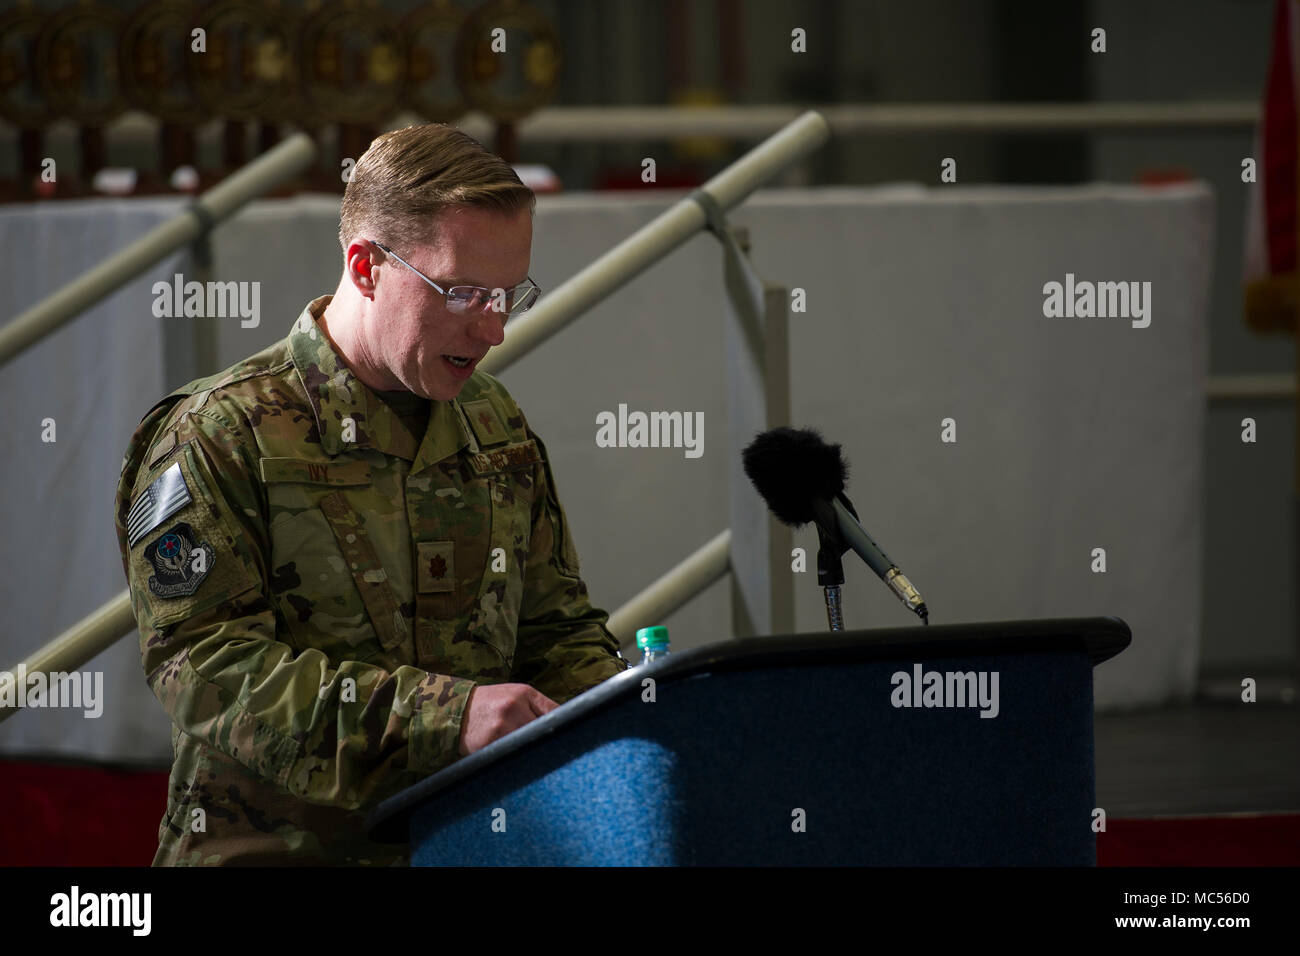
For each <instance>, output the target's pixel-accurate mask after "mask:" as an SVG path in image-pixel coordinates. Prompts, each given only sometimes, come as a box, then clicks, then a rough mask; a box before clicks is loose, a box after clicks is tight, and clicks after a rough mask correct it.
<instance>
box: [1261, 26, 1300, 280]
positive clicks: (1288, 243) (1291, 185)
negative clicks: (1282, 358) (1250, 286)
mask: <svg viewBox="0 0 1300 956" xmlns="http://www.w3.org/2000/svg"><path fill="white" fill-rule="evenodd" d="M1292 56H1293V51H1292V49H1291V0H1277V4H1276V6H1275V7H1274V14H1273V48H1272V50H1271V52H1270V55H1269V61H1268V79H1267V80H1266V81H1265V86H1264V116H1263V122H1262V127H1261V128H1262V135H1261V139H1262V140H1263V145H1264V162H1263V167H1264V168H1263V169H1262V170H1261V172H1262V173H1263V180H1264V181H1263V187H1264V222H1265V225H1264V229H1265V238H1264V241H1265V248H1266V249H1267V250H1268V268H1269V272H1270V273H1271V274H1272V275H1285V274H1287V273H1290V272H1294V271H1295V267H1296V102H1295V81H1294V78H1293V73H1292V71H1293V70H1294V69H1295V64H1294V63H1293V62H1292Z"/></svg>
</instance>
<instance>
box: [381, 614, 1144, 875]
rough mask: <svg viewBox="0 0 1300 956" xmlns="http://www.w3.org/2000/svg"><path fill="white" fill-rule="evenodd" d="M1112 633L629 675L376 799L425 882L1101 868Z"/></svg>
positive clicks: (904, 642) (814, 646)
mask: <svg viewBox="0 0 1300 956" xmlns="http://www.w3.org/2000/svg"><path fill="white" fill-rule="evenodd" d="M1130 640H1131V635H1130V632H1129V628H1128V625H1127V624H1125V623H1124V622H1123V621H1121V620H1119V619H1118V618H1114V617H1097V618H1071V619H1050V620H1038V621H1002V622H987V623H976V624H960V625H934V626H930V627H908V628H889V629H880V630H865V631H846V632H839V633H835V634H828V633H822V634H803V635H789V636H780V637H760V638H749V639H744V640H735V641H726V642H722V643H718V644H712V645H708V646H706V647H699V648H694V649H692V650H689V651H684V652H681V653H674V654H672V655H671V656H669V657H667V658H665V659H663V660H661V661H657V662H655V663H654V664H651V665H649V666H645V667H635V668H632V669H631V670H629V671H627V672H625V673H623V674H619V675H617V676H615V677H613V678H611V679H610V680H608V681H605V682H604V683H602V684H600V685H599V686H597V687H595V688H593V689H591V690H589V691H587V692H585V693H583V694H581V695H579V696H578V697H576V698H574V699H573V700H571V701H569V702H567V703H565V704H564V705H562V706H560V707H558V708H557V709H556V710H554V711H552V712H551V713H549V714H547V715H546V716H544V717H541V718H538V719H537V720H535V721H533V722H532V723H530V724H528V725H527V726H525V727H522V728H520V729H519V730H517V731H515V732H514V733H512V734H509V735H507V736H506V737H503V738H501V739H500V740H497V741H495V742H493V743H492V744H490V745H489V746H487V747H485V748H483V749H482V750H480V751H478V752H476V753H474V754H471V755H470V756H468V757H465V758H463V759H461V760H459V761H458V762H457V763H455V764H453V765H452V766H451V767H448V768H447V769H445V770H443V771H441V772H439V773H437V774H434V775H432V776H430V777H428V778H426V779H424V780H422V781H420V782H419V783H418V784H416V785H414V786H412V787H409V788H408V789H406V790H404V791H403V792H401V793H400V794H397V795H396V796H394V797H391V798H390V799H388V800H386V801H384V802H383V803H381V804H380V805H379V806H378V807H377V808H376V809H375V811H374V812H373V813H372V814H371V817H370V819H369V821H368V829H369V830H370V833H371V836H372V838H373V839H376V840H379V841H383V842H407V841H409V843H410V846H411V864H412V865H413V866H448V865H450V866H493V865H506V866H519V865H524V866H528V865H543V866H557V865H577V866H641V865H663V866H677V865H703V866H763V865H781V866H789V865H855V866H872V865H885V866H963V865H966V866H1009V865H1031V866H1043V865H1048V866H1052V865H1065V866H1091V865H1095V864H1096V844H1095V834H1094V833H1093V830H1092V826H1091V824H1092V811H1093V808H1094V807H1095V776H1094V773H1095V771H1094V753H1093V696H1092V668H1093V666H1094V665H1096V664H1098V663H1100V662H1101V661H1104V660H1106V659H1107V658H1109V657H1112V656H1114V655H1115V654H1117V653H1119V652H1120V651H1121V650H1123V649H1124V648H1125V647H1127V646H1128V644H1129V642H1130Z"/></svg>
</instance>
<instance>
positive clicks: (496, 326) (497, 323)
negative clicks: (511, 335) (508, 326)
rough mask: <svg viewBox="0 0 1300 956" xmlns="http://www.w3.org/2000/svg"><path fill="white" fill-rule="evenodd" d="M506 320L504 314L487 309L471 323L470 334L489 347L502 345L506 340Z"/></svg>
mask: <svg viewBox="0 0 1300 956" xmlns="http://www.w3.org/2000/svg"><path fill="white" fill-rule="evenodd" d="M506 318H507V316H506V315H505V314H504V313H501V312H494V311H492V310H491V309H486V310H484V311H482V312H480V313H479V314H478V315H476V316H474V318H473V319H472V320H471V321H470V324H469V333H470V335H472V336H473V337H474V338H475V339H477V340H479V341H481V342H484V343H486V344H487V345H488V346H494V345H500V344H501V343H502V342H504V341H505V340H506V330H505V321H504V320H505V319H506Z"/></svg>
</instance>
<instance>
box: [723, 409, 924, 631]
mask: <svg viewBox="0 0 1300 956" xmlns="http://www.w3.org/2000/svg"><path fill="white" fill-rule="evenodd" d="M741 461H742V462H743V464H744V468H745V474H746V475H748V476H749V480H750V481H751V482H752V483H753V485H754V488H755V489H756V490H757V491H758V493H759V494H760V495H761V496H762V497H763V500H764V501H766V502H767V506H768V508H769V509H771V511H772V513H773V514H774V515H776V517H777V519H778V520H779V521H781V522H782V523H783V524H787V525H790V526H792V527H796V528H797V527H800V526H802V525H805V524H807V523H808V522H810V521H812V522H815V523H816V525H817V536H818V540H819V542H820V544H821V547H820V549H819V550H818V552H817V580H818V583H819V584H821V585H822V586H823V587H825V588H826V606H827V613H828V616H829V618H830V622H831V628H832V630H842V629H843V620H842V619H841V618H840V612H839V586H840V585H841V584H843V583H844V572H843V569H842V568H841V567H840V561H839V558H840V555H842V554H844V553H845V552H846V551H848V550H849V549H850V548H851V549H853V551H855V552H856V553H857V554H858V555H859V556H860V557H861V558H862V560H863V561H865V562H866V563H867V565H868V566H869V567H870V568H871V570H873V571H875V572H876V575H877V576H878V577H879V578H880V580H882V581H884V582H885V584H887V585H889V589H890V590H891V591H893V592H894V595H895V596H896V597H897V598H898V599H899V600H900V601H902V602H903V605H904V606H905V607H907V608H908V610H910V611H912V612H914V613H915V614H917V615H918V616H919V617H920V618H921V621H922V623H924V624H929V623H930V619H929V618H930V611H929V609H928V608H927V607H926V605H925V601H924V600H923V599H922V598H921V595H920V594H919V593H918V592H917V590H916V588H914V587H913V586H912V582H911V581H909V580H907V577H906V576H905V575H904V574H903V572H902V571H900V570H899V569H898V566H897V565H896V564H894V562H893V561H891V560H890V559H889V557H888V556H887V555H886V554H885V552H884V551H882V550H881V549H880V546H879V545H877V544H876V542H874V541H872V540H871V536H870V535H869V534H867V532H866V531H864V530H863V528H862V525H861V524H860V523H859V522H858V513H857V511H856V510H855V509H854V508H853V504H852V502H850V501H849V499H848V498H847V497H846V496H845V494H844V483H845V480H846V479H847V477H848V466H847V465H846V464H845V462H844V458H843V456H842V455H841V454H840V446H839V445H831V444H827V442H826V441H825V440H823V438H822V436H821V434H820V433H818V432H817V431H815V430H814V429H811V428H804V429H796V428H786V427H782V428H773V429H771V430H769V431H766V432H763V433H762V434H760V435H758V436H757V437H756V438H755V439H754V440H753V441H752V442H750V444H749V446H748V447H747V448H746V449H745V450H744V451H743V452H742V453H741Z"/></svg>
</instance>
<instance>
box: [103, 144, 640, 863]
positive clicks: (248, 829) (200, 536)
mask: <svg viewBox="0 0 1300 956" xmlns="http://www.w3.org/2000/svg"><path fill="white" fill-rule="evenodd" d="M534 202H535V200H534V199H533V197H532V193H531V191H530V190H528V189H527V188H526V187H524V186H523V185H522V183H520V182H519V180H518V177H517V176H515V174H514V172H513V170H511V169H510V167H509V166H508V165H506V164H505V163H503V162H502V161H500V160H499V159H498V158H496V157H494V156H492V155H491V154H490V153H487V152H486V151H485V150H483V149H482V147H480V146H479V145H478V144H477V143H475V142H474V141H473V140H471V139H469V138H468V137H466V136H464V135H463V134H461V133H458V132H457V131H455V130H453V129H450V128H449V127H445V126H439V125H433V126H425V127H412V128H409V129H406V130H399V131H396V132H394V133H389V134H385V135H384V136H381V137H380V138H379V139H377V140H376V141H375V143H373V144H372V145H371V147H370V149H369V150H367V152H366V154H365V155H364V156H363V157H362V158H361V159H360V161H359V162H358V163H357V165H356V167H355V169H354V175H353V178H352V181H351V182H350V183H349V185H348V187H347V192H346V193H345V197H344V202H343V216H342V222H341V227H340V239H341V242H342V244H343V247H344V259H345V262H344V270H343V276H342V278H341V280H340V282H339V287H338V290H337V291H336V292H335V293H334V295H332V296H322V297H320V298H318V299H316V300H314V301H312V302H311V303H309V304H308V305H307V307H306V308H305V309H304V311H303V312H302V314H301V315H300V316H299V317H298V320H297V321H296V322H295V323H294V325H293V327H292V330H291V331H290V333H289V335H288V337H287V338H285V339H284V340H283V341H281V342H279V343H277V344H275V345H273V346H271V347H270V348H268V349H266V350H264V351H263V352H260V353H258V354H257V355H254V356H252V357H250V358H248V359H246V360H244V361H243V362H240V363H239V364H237V365H235V366H234V367H232V368H230V369H228V370H226V371H224V372H221V373H219V374H217V375H214V376H211V377H209V378H205V379H200V380H198V381H195V382H191V383H190V384H189V385H186V386H184V387H183V388H180V389H178V390H177V391H175V392H173V393H171V394H170V395H168V396H167V397H166V398H164V399H163V400H162V401H160V402H159V403H158V404H157V405H155V406H154V407H153V408H152V409H151V410H150V411H149V413H148V414H147V415H146V416H145V418H144V420H143V421H142V422H141V424H140V426H139V428H138V429H137V430H136V432H135V434H134V435H133V436H132V438H131V442H130V445H129V447H128V449H127V452H126V458H125V462H124V465H123V469H122V476H121V479H120V482H119V485H118V490H117V501H116V520H117V531H118V539H119V544H120V548H121V552H122V560H123V565H124V567H125V569H126V573H127V578H128V581H129V584H130V591H131V602H132V607H133V609H134V611H135V615H136V620H137V622H138V624H139V628H140V641H141V643H140V647H141V654H142V657H143V665H144V671H145V674H146V676H147V679H148V682H149V686H150V687H151V688H152V690H153V692H154V694H155V695H156V696H157V697H158V699H159V701H161V702H162V705H163V707H164V708H165V710H166V711H167V713H168V715H169V716H170V717H171V720H172V723H173V733H172V745H173V753H174V755H175V761H174V764H173V766H172V773H171V782H170V792H169V795H168V803H167V812H166V815H165V816H164V818H163V821H162V823H161V825H160V828H159V848H158V853H157V856H156V857H155V860H154V862H155V864H184V865H211V864H314V863H320V864H395V863H404V862H406V861H407V859H408V856H409V851H408V849H407V848H406V847H404V846H397V847H394V846H389V845H379V844H375V843H372V842H371V841H369V840H368V839H367V838H366V836H365V833H364V830H363V821H364V819H365V817H366V814H367V813H368V811H369V810H370V809H372V808H373V806H374V805H375V803H377V802H378V801H379V800H380V799H382V798H384V797H387V796H390V795H392V794H393V793H396V792H397V791H399V790H401V789H403V788H404V787H407V786H409V785H410V784H412V783H414V782H415V781H417V780H419V779H420V778H421V777H424V776H426V775H428V774H430V773H433V772H435V771H437V770H439V769H441V768H443V767H446V766H447V765H448V764H450V763H451V762H453V761H454V760H456V759H457V758H458V757H459V756H463V755H465V754H467V753H470V752H472V751H474V750H477V749H479V748H480V747H482V746H485V745H486V744H487V743H490V742H491V741H492V740H494V739H496V738H498V737H500V736H503V735H504V734H506V733H508V732H510V731H511V730H514V729H516V728H517V727H519V726H522V725H523V724H525V723H527V722H529V721H531V720H533V719H535V718H536V717H537V716H540V715H542V714H544V713H546V712H548V711H549V710H551V709H553V708H554V707H555V706H556V705H557V702H559V703H562V702H564V701H566V700H568V699H569V698H571V697H573V696H574V695H576V694H579V693H581V692H582V691H583V690H586V689H588V688H590V687H592V686H594V685H596V684H598V683H600V682H601V681H603V680H605V679H606V678H608V677H610V676H612V675H614V674H616V673H618V672H620V671H622V670H623V669H624V668H625V667H626V666H627V664H626V663H625V662H624V661H623V659H622V657H621V656H620V655H619V653H618V645H617V642H616V641H615V640H614V638H613V637H612V636H611V635H610V633H609V631H608V630H606V628H605V623H606V621H607V615H606V614H605V613H604V612H603V611H600V610H598V609H597V608H594V607H593V606H592V605H591V604H590V603H589V601H588V598H587V590H586V587H585V585H584V584H583V582H582V580H581V578H580V577H579V573H578V556H577V552H576V550H575V548H574V544H573V540H572V537H571V535H570V533H569V527H568V524H567V521H566V519H565V515H564V511H563V509H562V508H561V506H560V502H559V499H558V498H557V497H556V492H555V481H554V478H553V476H552V473H551V467H550V463H549V461H548V458H547V455H546V448H545V446H544V445H543V444H542V442H541V440H540V439H539V438H538V437H537V435H536V434H535V433H534V432H533V431H532V430H531V429H530V428H529V427H528V424H527V422H526V420H525V419H524V416H523V413H522V412H521V411H520V410H519V408H518V406H516V405H515V403H514V401H513V400H512V399H511V397H510V395H509V394H508V393H507V392H506V390H505V389H504V388H503V387H502V386H501V384H500V383H499V382H497V381H496V380H495V379H493V378H492V377H490V376H488V375H486V374H484V373H482V372H480V371H477V370H476V369H475V365H476V364H477V363H478V361H479V360H481V359H482V357H483V355H485V354H486V353H487V351H488V349H490V348H491V347H492V346H493V345H496V344H499V343H500V342H501V341H502V339H503V337H504V336H503V325H504V323H505V320H506V319H507V318H508V317H509V315H510V314H517V310H519V309H520V308H527V306H528V305H530V304H531V300H532V299H533V298H534V296H535V295H536V292H535V291H534V290H533V288H532V285H531V280H528V279H527V272H528V262H529V257H530V254H531V242H532V210H533V203H534ZM371 236H373V237H374V238H373V239H372V238H371ZM399 257H400V258H399ZM434 283H436V284H437V286H440V287H441V288H442V289H443V291H442V292H439V291H438V289H437V288H435V287H434ZM467 285H477V286H480V287H481V288H480V290H479V291H478V292H474V291H473V290H469V291H467ZM466 359H468V360H469V361H468V362H467V363H466V362H464V360H466Z"/></svg>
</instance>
